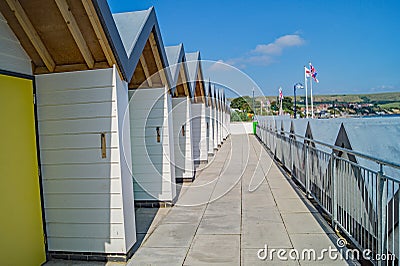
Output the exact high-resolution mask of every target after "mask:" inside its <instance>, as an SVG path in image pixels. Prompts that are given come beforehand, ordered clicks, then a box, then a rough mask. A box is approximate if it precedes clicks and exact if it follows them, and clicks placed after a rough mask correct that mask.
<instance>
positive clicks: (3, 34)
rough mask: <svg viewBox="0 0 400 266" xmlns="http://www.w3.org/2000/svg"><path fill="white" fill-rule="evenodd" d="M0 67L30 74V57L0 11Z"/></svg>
mask: <svg viewBox="0 0 400 266" xmlns="http://www.w3.org/2000/svg"><path fill="white" fill-rule="evenodd" d="M0 47H1V49H0V69H1V70H7V71H12V72H17V73H21V74H27V75H32V64H31V59H30V58H29V56H28V55H27V54H26V52H25V50H24V49H23V48H22V46H21V44H20V43H19V41H18V39H17V37H16V36H15V34H14V32H13V31H12V30H11V28H10V27H9V25H8V24H7V21H6V19H5V18H4V17H3V15H2V14H1V13H0Z"/></svg>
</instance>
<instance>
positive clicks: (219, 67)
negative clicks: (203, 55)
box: [208, 60, 233, 71]
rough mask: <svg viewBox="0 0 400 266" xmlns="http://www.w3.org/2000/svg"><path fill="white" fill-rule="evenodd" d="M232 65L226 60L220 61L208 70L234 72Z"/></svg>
mask: <svg viewBox="0 0 400 266" xmlns="http://www.w3.org/2000/svg"><path fill="white" fill-rule="evenodd" d="M231 65H233V64H232V63H229V62H225V61H224V60H218V61H217V62H215V63H214V64H212V65H211V66H210V67H209V68H208V70H210V71H230V70H232V67H231Z"/></svg>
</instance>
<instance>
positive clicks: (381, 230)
mask: <svg viewBox="0 0 400 266" xmlns="http://www.w3.org/2000/svg"><path fill="white" fill-rule="evenodd" d="M377 181H378V195H377V196H378V197H377V200H378V202H377V204H378V206H377V207H378V208H377V210H378V246H377V248H378V250H377V253H378V254H380V255H381V256H382V254H384V253H385V252H386V253H387V247H385V243H386V215H387V213H386V204H387V179H386V178H385V177H384V175H383V166H382V164H380V170H379V172H378V175H377ZM386 253H385V254H386ZM384 264H385V262H384V261H378V265H384Z"/></svg>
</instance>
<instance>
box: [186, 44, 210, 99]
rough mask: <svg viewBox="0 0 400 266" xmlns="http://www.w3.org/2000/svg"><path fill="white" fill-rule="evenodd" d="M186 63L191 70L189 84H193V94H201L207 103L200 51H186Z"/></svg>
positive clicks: (196, 95) (197, 95)
mask: <svg viewBox="0 0 400 266" xmlns="http://www.w3.org/2000/svg"><path fill="white" fill-rule="evenodd" d="M185 56H186V64H187V69H188V71H189V84H190V85H191V89H192V95H194V97H195V99H196V97H200V96H199V93H200V94H201V97H202V101H203V102H204V103H205V95H206V93H205V91H204V79H203V71H202V69H201V58H200V52H199V51H197V52H193V53H186V55H185ZM200 89H201V90H202V91H199V90H200Z"/></svg>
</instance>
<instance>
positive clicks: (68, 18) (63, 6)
mask: <svg viewBox="0 0 400 266" xmlns="http://www.w3.org/2000/svg"><path fill="white" fill-rule="evenodd" d="M55 2H56V4H57V6H58V9H59V10H60V12H61V15H62V16H63V18H64V20H65V22H66V23H67V26H68V29H69V31H70V32H71V34H72V37H73V38H74V40H75V42H76V45H77V46H78V48H79V50H80V51H81V54H82V56H83V58H84V59H85V62H86V64H87V66H88V67H89V68H90V69H92V68H93V67H94V59H93V56H92V53H91V52H90V50H89V47H88V45H87V43H86V41H85V38H84V37H83V35H82V32H81V30H80V29H79V27H78V23H76V20H75V17H74V15H73V14H72V12H71V9H70V7H69V6H68V3H67V1H66V0H55Z"/></svg>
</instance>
